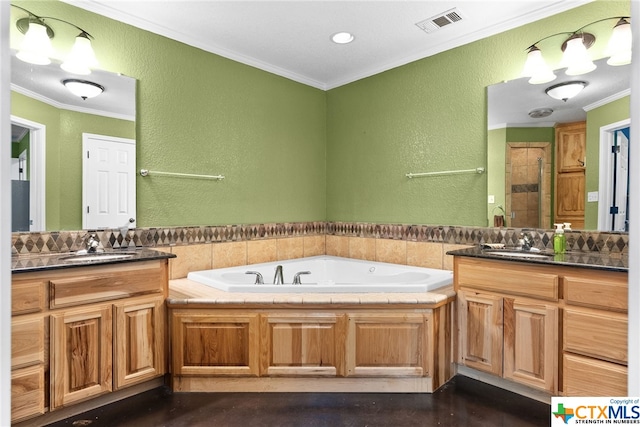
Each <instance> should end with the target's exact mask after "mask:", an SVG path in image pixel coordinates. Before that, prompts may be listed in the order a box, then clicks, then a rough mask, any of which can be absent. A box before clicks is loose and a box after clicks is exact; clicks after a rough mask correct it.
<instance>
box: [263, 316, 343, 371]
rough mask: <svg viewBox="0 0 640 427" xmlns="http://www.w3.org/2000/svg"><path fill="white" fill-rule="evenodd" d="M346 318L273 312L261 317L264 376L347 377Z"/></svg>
mask: <svg viewBox="0 0 640 427" xmlns="http://www.w3.org/2000/svg"><path fill="white" fill-rule="evenodd" d="M344 323H345V322H344V316H340V315H336V314H334V313H286V314H284V313H283V314H279V313H270V314H268V315H263V316H261V322H260V341H261V346H262V347H263V349H264V351H263V353H262V355H261V363H260V365H261V367H260V374H261V375H269V376H276V375H297V376H299V375H311V376H336V375H340V376H343V375H344V355H343V352H342V351H340V349H342V348H343V346H344V333H343V331H344V328H345V325H344Z"/></svg>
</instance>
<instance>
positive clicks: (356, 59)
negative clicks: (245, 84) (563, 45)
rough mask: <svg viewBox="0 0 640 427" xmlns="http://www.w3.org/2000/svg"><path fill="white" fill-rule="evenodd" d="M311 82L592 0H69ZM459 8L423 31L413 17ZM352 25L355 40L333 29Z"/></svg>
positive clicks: (427, 52) (353, 75) (338, 79)
mask: <svg viewBox="0 0 640 427" xmlns="http://www.w3.org/2000/svg"><path fill="white" fill-rule="evenodd" d="M64 1H66V2H67V3H70V4H73V5H75V6H78V7H80V8H83V9H86V10H89V11H92V12H95V13H98V14H100V15H104V16H107V17H110V18H113V19H116V20H119V21H122V22H125V23H127V24H130V25H133V26H136V27H139V28H142V29H145V30H148V31H151V32H153V33H157V34H160V35H163V36H166V37H169V38H171V39H174V40H178V41H181V42H183V43H186V44H188V45H191V46H195V47H198V48H200V49H203V50H205V51H208V52H212V53H216V54H218V55H221V56H224V57H227V58H230V59H233V60H235V61H238V62H241V63H245V64H248V65H251V66H254V67H257V68H260V69H263V70H266V71H269V72H272V73H274V74H277V75H281V76H284V77H287V78H289V79H291V80H295V81H297V82H300V83H304V84H306V85H310V86H313V87H316V88H319V89H323V90H327V89H331V88H335V87H338V86H341V85H344V84H347V83H350V82H353V81H356V80H359V79H362V78H364V77H368V76H371V75H374V74H377V73H380V72H382V71H385V70H389V69H391V68H394V67H398V66H400V65H404V64H407V63H409V62H412V61H415V60H418V59H421V58H425V57H428V56H431V55H434V54H436V53H439V52H442V51H445V50H448V49H452V48H454V47H457V46H461V45H463V44H466V43H470V42H472V41H475V40H479V39H481V38H484V37H488V36H491V35H493V34H497V33H500V32H502V31H506V30H508V29H511V28H514V27H516V26H519V25H522V24H525V23H529V22H533V21H535V20H538V19H541V18H544V17H547V16H550V15H553V14H556V13H559V12H562V11H565V10H568V9H571V8H573V7H576V6H580V5H582V4H585V3H587V2H588V1H590V0H519V1H507V0H498V1H496V0H489V1H482V0H459V1H452V0H440V1H435V0H426V1H424V0H423V1H403V0H395V1H315V0H304V1H293V0H288V1H286V0H285V1H243V0H236V1H216V0H209V1H204V0H200V1H193V0H169V1H167V0H165V1H158V0H128V1H123V0H64ZM453 8H456V9H457V12H458V13H459V14H460V15H461V16H462V20H460V21H458V22H456V23H453V24H449V25H446V26H443V27H442V28H439V29H437V30H436V31H434V32H432V33H429V34H427V33H426V32H424V31H422V30H421V29H420V28H418V26H416V25H415V24H416V23H418V22H421V21H424V20H426V19H428V18H432V17H434V16H436V15H439V14H441V13H443V12H446V11H449V10H450V9H453ZM339 31H349V32H351V33H353V34H354V35H355V41H354V42H352V43H350V44H348V45H337V44H335V43H333V42H331V41H330V36H331V35H332V34H334V33H336V32H339Z"/></svg>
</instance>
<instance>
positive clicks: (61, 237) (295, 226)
mask: <svg viewBox="0 0 640 427" xmlns="http://www.w3.org/2000/svg"><path fill="white" fill-rule="evenodd" d="M522 232H526V233H528V234H530V235H531V236H532V237H533V238H534V242H535V246H536V247H538V248H540V249H543V248H547V249H552V248H553V230H544V229H520V228H495V227H462V226H438V225H407V224H376V223H360V222H322V221H317V222H291V223H269V224H245V225H221V226H193V227H158V228H155V227H151V228H136V229H131V230H127V232H126V233H124V234H122V233H121V232H120V230H119V229H106V230H78V231H51V232H49V231H46V232H39V233H38V232H33V233H13V234H12V237H11V253H12V254H20V255H26V254H35V253H39V254H42V253H54V252H69V251H77V250H80V249H84V241H85V238H86V237H87V236H88V235H89V234H95V235H96V237H97V238H98V240H100V242H101V244H102V245H103V246H104V247H105V248H114V249H117V248H134V247H151V248H154V247H155V248H161V247H172V246H179V245H192V244H202V243H222V242H235V241H239V242H240V241H263V240H270V239H286V238H289V237H304V236H325V235H326V236H345V237H364V238H372V239H385V240H403V241H407V242H434V243H440V244H452V245H478V244H482V243H505V244H506V245H516V244H517V241H518V238H519V236H520V234H521V233H522ZM566 236H567V248H568V250H573V251H598V252H612V253H626V252H627V251H628V246H629V236H628V234H627V233H616V232H600V231H571V232H567V233H566ZM279 245H282V246H283V249H282V250H286V249H287V248H285V247H284V246H286V243H284V242H282V241H281V242H279ZM392 246H393V245H391V246H390V247H389V248H390V249H389V250H393V248H392ZM361 250H365V251H366V248H362V249H361ZM378 250H381V249H378Z"/></svg>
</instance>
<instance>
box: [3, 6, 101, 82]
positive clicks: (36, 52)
mask: <svg viewBox="0 0 640 427" xmlns="http://www.w3.org/2000/svg"><path fill="white" fill-rule="evenodd" d="M11 6H13V7H16V8H18V9H20V10H22V11H24V12H26V13H27V14H28V17H26V18H21V19H18V20H17V21H16V27H17V28H18V30H19V31H20V32H21V33H23V34H24V39H23V40H22V43H21V45H20V51H19V52H18V53H17V54H16V56H17V57H18V59H20V60H22V61H24V62H28V63H30V64H37V65H47V64H50V63H51V57H52V56H53V55H54V50H53V47H52V46H51V39H52V38H53V37H54V35H55V33H54V32H53V30H52V29H51V27H50V26H49V25H47V24H46V23H45V20H54V21H58V22H64V23H65V24H68V25H71V26H72V27H74V28H76V29H77V30H78V31H80V34H79V35H78V36H77V37H76V39H75V43H74V45H73V47H72V49H71V53H70V54H69V56H68V57H67V58H66V60H65V61H64V62H63V63H62V65H61V67H62V69H63V70H65V71H68V72H70V73H74V74H82V75H86V74H91V68H93V67H95V66H96V65H98V61H97V60H96V55H95V52H94V51H93V47H92V46H91V39H92V38H93V36H92V35H91V34H89V33H88V32H86V31H85V30H83V29H82V28H80V27H78V26H77V25H75V24H72V23H70V22H67V21H64V20H62V19H58V18H54V17H51V16H38V15H36V14H34V13H32V12H30V11H28V10H27V9H25V8H23V7H20V6H16V5H15V4H12V5H11Z"/></svg>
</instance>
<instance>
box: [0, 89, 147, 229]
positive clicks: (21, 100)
mask: <svg viewBox="0 0 640 427" xmlns="http://www.w3.org/2000/svg"><path fill="white" fill-rule="evenodd" d="M11 113H12V114H13V115H15V116H18V117H21V118H24V119H27V120H31V121H33V122H37V123H40V124H43V125H45V126H46V178H45V180H46V184H45V186H46V190H45V193H46V200H47V206H46V210H45V212H46V223H47V226H46V227H47V230H78V229H81V228H82V133H83V132H85V133H95V134H99V135H109V136H116V137H121V138H131V139H135V137H136V134H135V124H134V123H133V122H130V121H127V120H119V119H112V118H108V117H102V116H96V115H93V114H86V113H78V112H75V111H69V110H62V109H58V108H55V107H52V106H51V105H49V104H46V103H43V102H41V101H37V100H35V99H33V98H29V97H27V96H24V95H22V94H20V93H16V92H11Z"/></svg>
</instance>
